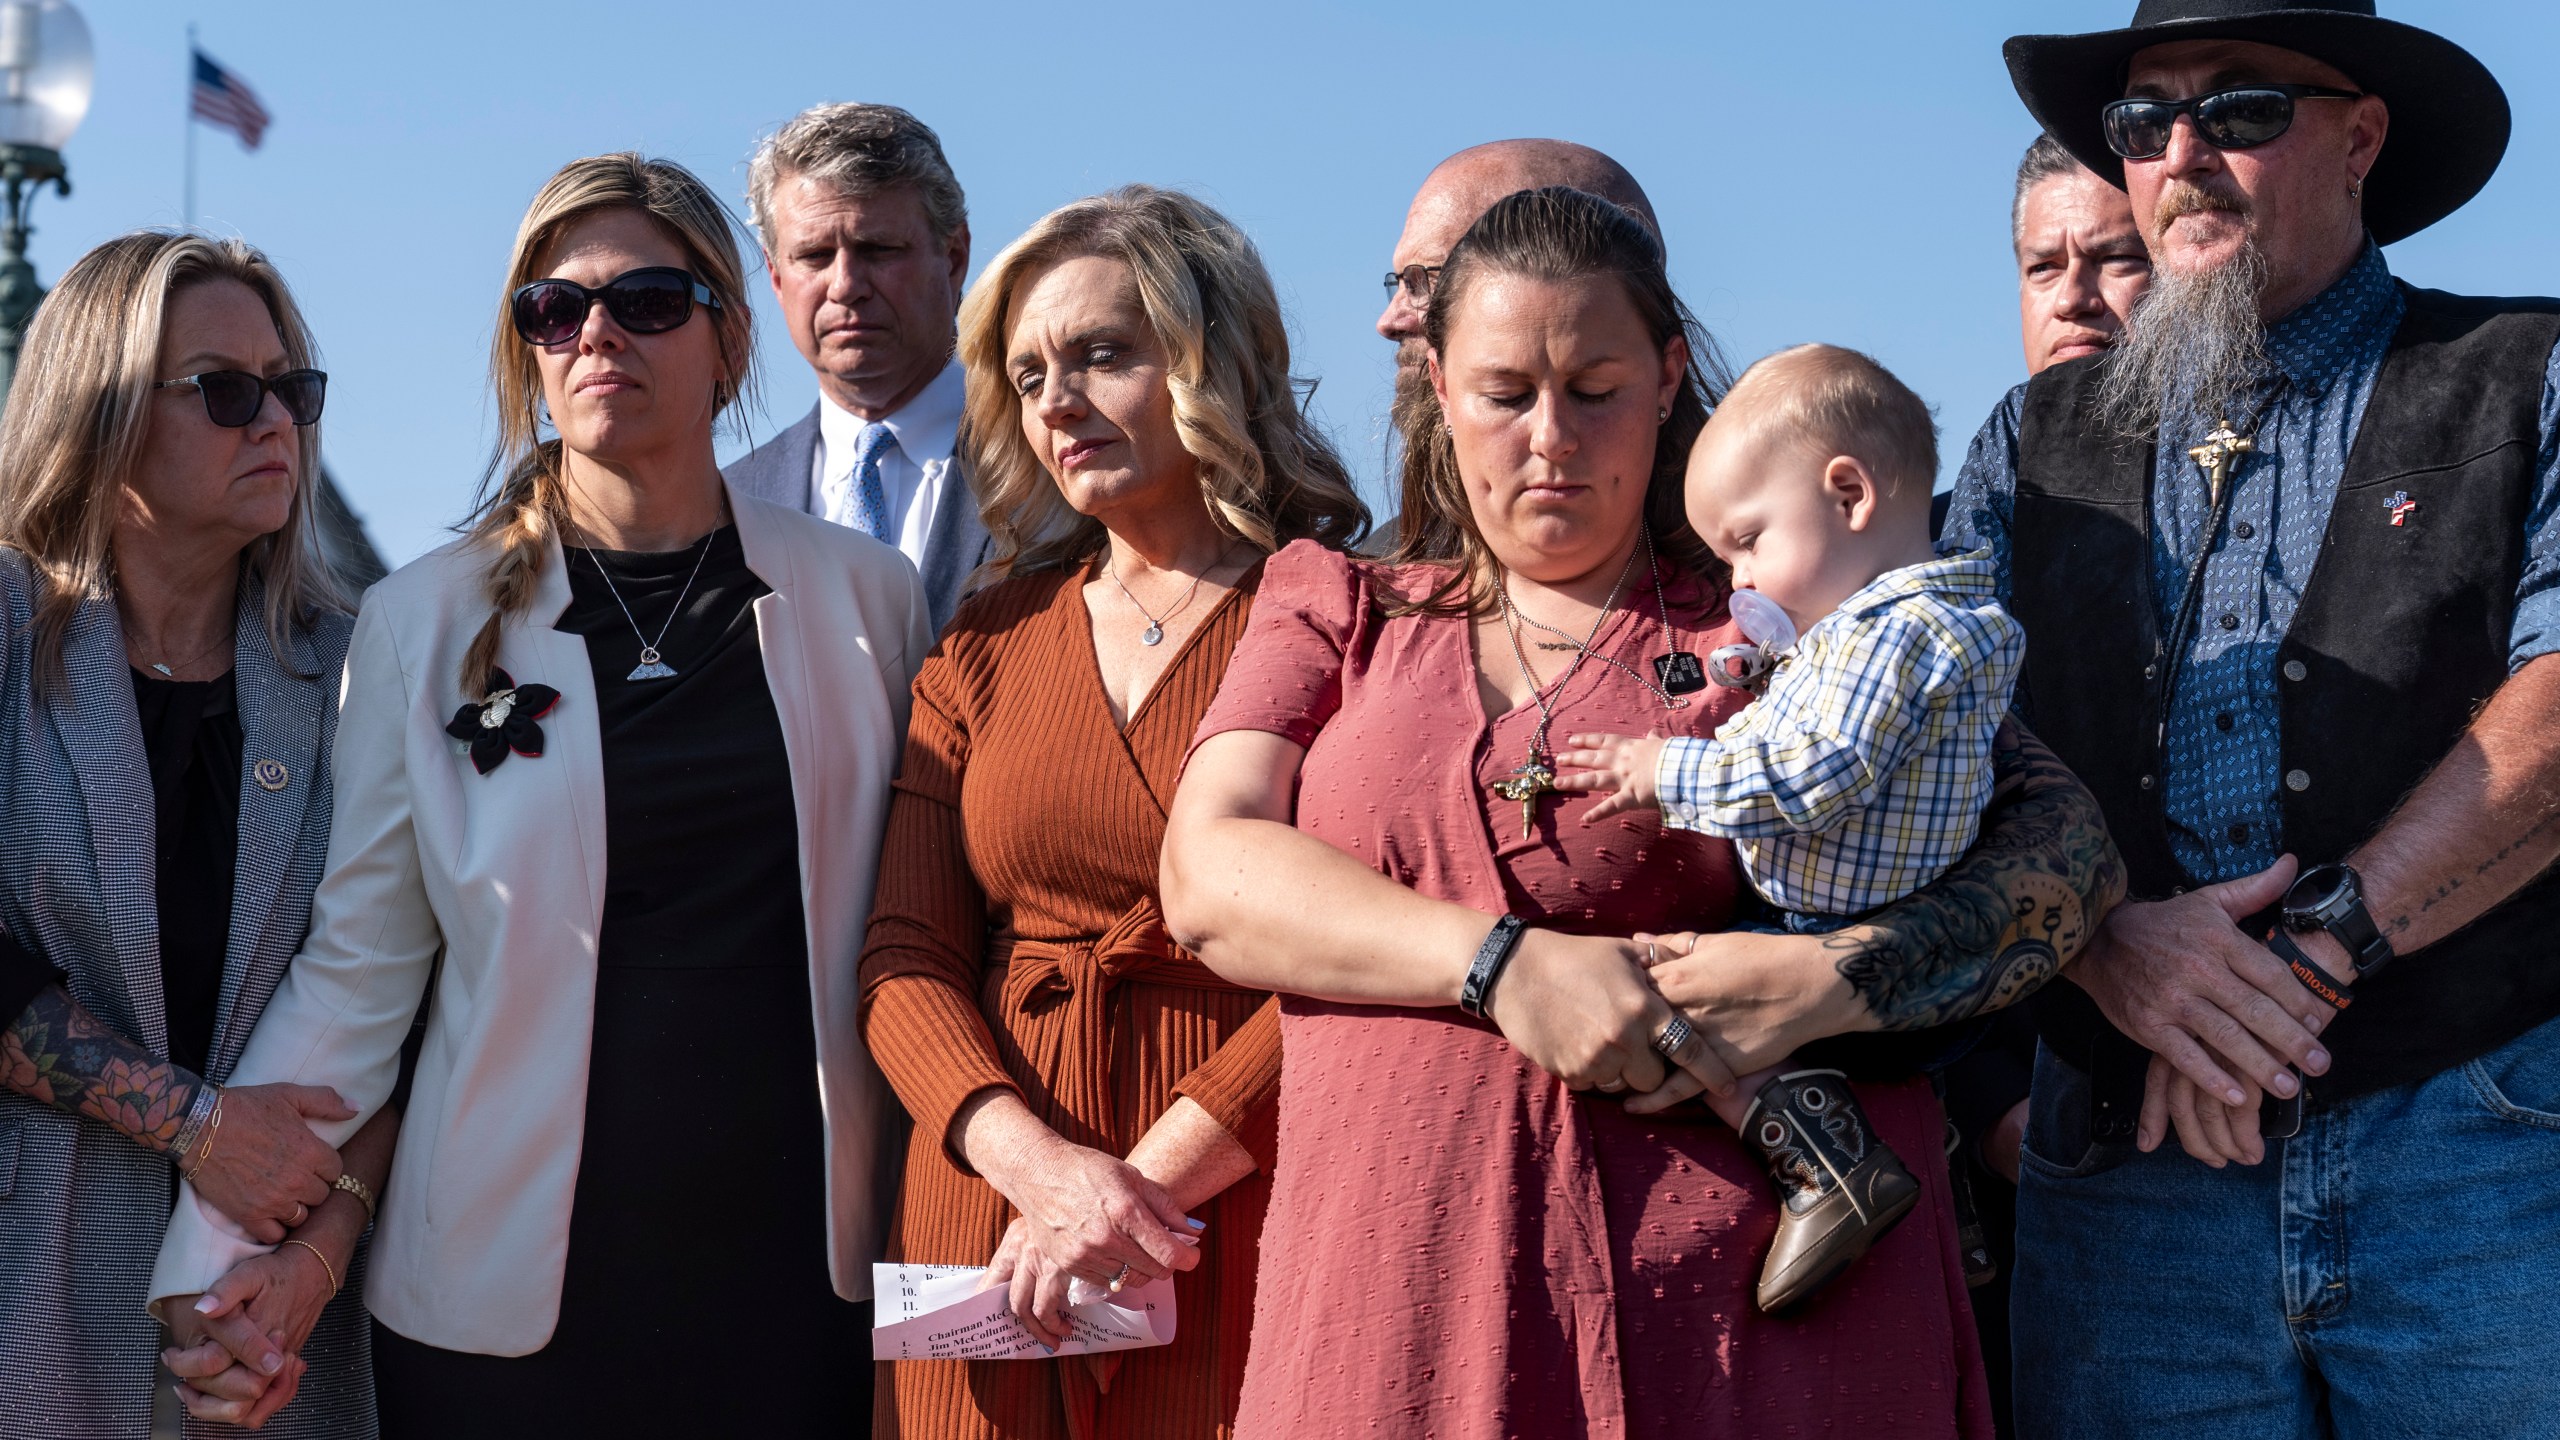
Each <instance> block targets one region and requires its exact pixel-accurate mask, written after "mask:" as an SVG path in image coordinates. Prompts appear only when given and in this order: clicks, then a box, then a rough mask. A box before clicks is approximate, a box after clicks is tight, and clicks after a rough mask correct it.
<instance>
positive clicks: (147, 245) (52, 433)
mask: <svg viewBox="0 0 2560 1440" xmlns="http://www.w3.org/2000/svg"><path fill="white" fill-rule="evenodd" d="M216 280H236V281H238V282H239V283H241V284H243V285H246V286H248V287H249V289H250V290H252V291H253V292H255V293H256V294H257V296H258V298H259V299H260V300H261V301H264V302H265V304H266V307H267V314H268V315H269V316H270V317H271V318H272V319H273V320H274V321H275V326H276V336H277V338H278V339H280V340H282V341H283V342H284V354H285V364H286V366H287V368H289V369H295V370H300V369H305V368H308V367H310V366H311V365H313V364H314V363H315V361H316V359H317V356H316V355H315V353H314V348H313V346H312V343H311V331H310V328H309V327H308V326H307V325H305V324H304V323H303V319H302V310H301V308H300V307H299V306H297V305H295V304H294V303H293V292H292V291H291V290H290V289H288V288H287V287H286V285H285V283H284V277H283V276H282V275H280V274H278V273H276V268H275V266H274V265H273V264H272V263H270V262H269V261H268V259H267V257H266V256H265V255H263V254H261V253H260V252H259V251H257V250H256V249H254V248H252V247H251V246H249V245H247V244H245V243H244V242H242V241H239V240H216V239H212V238H210V237H207V236H203V235H193V234H188V233H186V232H183V231H176V230H136V231H134V232H133V233H131V234H129V235H119V236H117V237H116V238H115V239H113V240H110V241H108V242H107V243H105V244H103V245H101V246H99V247H98V248H97V249H95V250H92V251H90V252H89V253H88V254H86V255H83V256H81V257H80V259H79V261H78V262H77V263H75V264H74V265H73V266H72V267H71V269H70V270H69V271H68V272H66V273H65V274H64V275H63V277H62V282H61V283H60V284H58V285H56V286H55V287H54V288H53V293H52V294H50V295H48V296H46V297H45V302H44V304H43V305H42V306H41V307H39V308H38V309H37V310H36V316H35V324H34V325H33V326H32V327H30V328H29V329H28V331H27V336H26V341H25V343H24V345H23V346H22V347H21V348H20V350H19V352H18V370H17V375H16V377H15V380H14V382H13V383H12V384H11V386H10V389H9V405H8V410H7V413H6V414H5V415H0V544H6V545H8V546H10V547H12V548H14V549H16V550H17V551H19V552H20V553H22V554H24V555H25V556H26V557H27V560H28V562H29V568H30V569H31V570H32V571H33V572H34V574H35V576H36V581H37V585H38V587H39V593H38V595H37V598H36V608H35V635H34V642H35V665H36V683H37V685H38V686H39V688H47V687H55V686H59V685H60V684H61V683H62V680H63V674H62V641H63V636H64V635H65V633H66V632H68V630H69V629H70V626H71V620H72V617H73V616H74V615H76V614H78V613H79V610H80V607H81V605H82V604H84V603H85V602H87V601H89V600H92V599H98V598H103V597H105V596H108V595H112V594H113V593H114V591H115V554H114V541H115V527H116V519H117V516H118V515H119V513H120V512H121V511H122V508H123V502H122V495H123V490H124V486H125V483H126V482H127V481H128V480H129V479H131V478H132V476H133V473H134V468H135V466H136V465H138V464H139V463H140V462H141V458H142V448H143V444H144V441H145V439H146V438H147V436H148V433H149V426H150V420H151V397H152V386H153V385H154V384H155V383H157V381H158V380H159V379H160V375H159V366H160V341H161V338H162V332H163V331H164V330H165V329H166V328H167V325H168V315H169V302H170V300H171V299H172V298H173V297H174V296H176V295H177V294H178V293H179V292H180V291H182V290H186V289H188V288H190V287H192V286H196V285H203V284H208V283H211V282H213V281H216ZM294 442H295V443H294V449H295V456H294V477H293V504H292V507H291V508H290V509H289V510H288V511H287V513H286V516H285V522H284V526H283V528H281V529H279V530H277V531H276V532H275V533H274V534H272V535H262V536H260V537H258V538H257V539H255V540H253V541H251V542H249V545H248V548H247V549H246V550H244V551H242V552H241V565H242V571H243V574H244V575H245V576H247V577H251V578H254V579H256V580H257V581H258V583H259V584H260V585H261V586H263V587H264V589H265V594H266V621H267V642H268V644H270V645H272V646H273V647H274V648H275V654H276V658H277V660H278V661H279V662H281V663H283V664H286V665H290V664H291V663H292V661H291V658H290V657H291V655H292V653H293V652H292V649H291V646H290V643H289V642H290V640H291V637H292V633H293V631H294V630H295V629H296V628H298V627H302V626H307V625H308V624H309V623H310V622H311V621H312V620H313V619H315V618H316V617H317V616H318V615H319V614H321V613H323V612H326V611H340V612H343V611H344V610H345V609H346V608H347V602H346V598H345V596H344V595H343V594H342V593H341V592H340V590H339V588H338V582H337V577H336V576H335V575H333V574H331V573H330V570H329V564H328V561H327V560H326V559H325V558H324V556H323V555H322V552H321V549H320V536H319V531H318V526H317V520H316V516H317V513H318V510H319V494H318V486H319V484H320V427H319V426H318V425H305V426H300V427H297V428H296V429H295V431H294Z"/></svg>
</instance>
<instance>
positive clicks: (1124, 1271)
mask: <svg viewBox="0 0 2560 1440" xmlns="http://www.w3.org/2000/svg"><path fill="white" fill-rule="evenodd" d="M1128 1278H1129V1262H1128V1261H1126V1260H1123V1261H1121V1262H1120V1273H1119V1274H1117V1275H1114V1276H1112V1277H1111V1292H1112V1293H1113V1294H1115V1295H1116V1294H1118V1293H1120V1282H1121V1281H1123V1280H1126V1279H1128Z"/></svg>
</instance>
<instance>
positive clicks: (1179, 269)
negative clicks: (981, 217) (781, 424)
mask: <svg viewBox="0 0 2560 1440" xmlns="http://www.w3.org/2000/svg"><path fill="white" fill-rule="evenodd" d="M1087 255H1091V256H1099V257H1101V258H1103V259H1106V260H1116V261H1119V262H1120V263H1121V264H1123V265H1126V266H1127V267H1129V273H1130V275H1131V277H1132V278H1133V279H1134V280H1135V282H1136V285H1137V290H1138V305H1139V308H1140V310H1141V311H1143V312H1144V314H1145V316H1146V321H1147V326H1148V328H1149V329H1150V330H1152V331H1153V332H1154V333H1155V337H1156V339H1157V341H1158V343H1160V344H1162V345H1163V346H1164V347H1165V353H1166V357H1167V365H1166V372H1167V384H1168V385H1169V386H1170V388H1171V389H1172V392H1173V424H1174V431H1175V433H1176V435H1178V436H1179V437H1180V439H1181V442H1182V448H1183V449H1184V450H1185V451H1187V452H1189V454H1190V455H1191V457H1192V458H1193V459H1194V460H1197V461H1198V462H1199V468H1200V495H1201V498H1202V499H1203V500H1205V501H1206V502H1207V503H1208V506H1209V514H1210V517H1211V518H1212V519H1213V520H1214V521H1215V522H1216V523H1217V526H1218V528H1219V529H1220V530H1221V531H1223V532H1225V533H1226V534H1228V535H1232V536H1234V537H1236V538H1238V539H1241V540H1244V541H1246V542H1247V543H1249V544H1251V545H1252V546H1254V547H1255V548H1256V549H1258V550H1261V551H1263V552H1264V553H1266V554H1268V553H1269V552H1271V551H1273V550H1277V549H1279V548H1280V547H1281V546H1283V545H1286V544H1288V543H1289V542H1290V541H1292V540H1298V539H1314V540H1318V541H1321V542H1323V543H1324V544H1326V545H1330V546H1333V547H1335V548H1337V549H1340V548H1345V547H1348V546H1351V545H1356V544H1358V543H1359V542H1360V540H1361V538H1362V537H1363V536H1365V535H1367V534H1368V530H1369V507H1368V506H1366V505H1364V504H1362V503H1361V502H1360V497H1359V494H1358V493H1357V492H1356V491H1355V490H1354V489H1353V488H1352V484H1351V474H1350V472H1349V471H1348V470H1346V469H1345V468H1344V467H1343V464H1342V460H1341V457H1340V456H1338V455H1336V454H1334V451H1333V446H1332V444H1331V443H1330V442H1328V441H1327V440H1326V439H1325V438H1324V435H1323V434H1322V433H1321V432H1320V431H1318V430H1317V429H1316V427H1315V425H1314V424H1313V422H1311V421H1309V420H1308V419H1307V416H1306V412H1305V411H1304V410H1302V409H1300V408H1299V396H1298V389H1297V383H1296V382H1295V381H1293V380H1292V379H1291V378H1290V375H1289V331H1288V327H1287V325H1286V324H1285V323H1284V322H1283V321H1282V319H1281V316H1280V299H1279V296H1278V295H1277V294H1276V293H1274V292H1273V290H1272V287H1271V275H1270V272H1269V271H1267V270H1265V269H1264V268H1263V265H1262V256H1261V255H1260V254H1259V253H1258V252H1256V251H1255V249H1254V247H1253V242H1252V241H1251V240H1248V239H1246V238H1245V236H1244V232H1243V231H1241V230H1238V229H1237V228H1236V227H1235V225H1234V223H1233V222H1232V221H1230V220H1228V219H1227V217H1225V216H1224V215H1221V214H1219V213H1218V212H1217V211H1215V210H1213V209H1211V208H1209V207H1208V206H1207V205H1204V204H1202V203H1201V202H1200V201H1198V200H1196V199H1193V198H1192V197H1191V196H1189V195H1185V194H1183V193H1181V192H1180V191H1177V190H1162V189H1158V188H1156V187H1155V186H1152V185H1131V186H1127V187H1125V188H1122V189H1119V190H1114V191H1112V192H1111V193H1110V194H1107V195H1095V196H1092V197H1089V198H1087V199H1083V200H1078V201H1076V202H1075V203H1074V204H1071V205H1067V206H1064V207H1062V208H1060V209H1057V210H1053V211H1051V212H1049V214H1047V215H1046V216H1043V217H1042V218H1041V219H1040V221H1039V223H1037V224H1035V225H1033V226H1032V227H1031V228H1030V229H1029V230H1026V231H1024V232H1023V234H1022V236H1021V238H1020V239H1017V240H1015V241H1014V242H1013V243H1012V244H1010V245H1007V246H1006V247H1005V248H1004V252H1003V253H1002V254H1000V255H998V256H996V258H995V259H994V261H992V262H991V263H990V264H989V265H988V266H987V269H986V273H985V274H983V275H981V276H980V277H979V278H978V283H977V284H976V285H974V286H971V287H970V290H969V296H968V299H967V300H966V301H964V302H963V303H962V304H961V306H960V359H961V363H963V364H964V365H966V366H967V367H968V375H969V383H968V402H967V412H966V413H967V421H966V423H965V424H964V425H963V426H962V434H961V442H960V443H961V448H962V451H963V453H964V454H965V455H966V456H967V458H968V464H969V476H970V480H971V482H972V484H973V485H974V486H975V487H976V489H977V492H978V495H979V501H978V510H979V513H980V515H981V517H982V518H984V519H985V521H986V525H987V533H988V534H989V535H992V536H993V537H994V538H995V545H994V550H993V553H992V554H991V555H990V556H989V558H988V560H987V572H988V573H989V574H990V575H992V576H994V577H997V578H1001V577H1003V576H1006V575H1011V574H1015V573H1019V572H1024V571H1032V570H1040V569H1045V568H1049V567H1053V566H1064V565H1072V564H1075V563H1077V562H1079V561H1082V560H1085V559H1087V558H1089V557H1091V556H1093V555H1095V554H1097V553H1099V552H1100V551H1101V549H1102V547H1103V543H1104V540H1103V528H1102V522H1101V521H1099V520H1095V519H1092V518H1090V517H1087V516H1084V515H1079V514H1077V513H1076V511H1075V509H1074V507H1072V506H1070V505H1068V504H1067V501H1066V497H1065V496H1064V495H1062V494H1060V493H1059V491H1058V487H1057V485H1056V483H1055V482H1054V481H1053V480H1052V479H1051V477H1050V475H1049V473H1048V471H1047V470H1046V469H1044V468H1043V467H1042V466H1041V464H1040V459H1039V456H1038V455H1037V454H1036V453H1035V452H1034V451H1033V450H1032V448H1031V443H1030V442H1029V441H1028V440H1027V439H1025V438H1024V436H1023V433H1022V419H1021V408H1020V407H1021V403H1022V402H1021V399H1020V397H1019V396H1017V395H1016V394H1015V392H1014V388H1013V385H1012V382H1011V381H1010V380H1009V379H1007V377H1006V375H1005V353H1004V352H1005V334H1004V329H1005V315H1006V312H1007V311H1009V310H1010V309H1011V308H1012V306H1013V299H1014V295H1015V293H1016V292H1017V291H1018V290H1019V289H1020V288H1021V286H1022V284H1023V282H1024V281H1025V280H1026V279H1028V278H1029V277H1030V276H1031V275H1033V274H1034V273H1036V272H1037V271H1040V270H1042V269H1045V268H1047V267H1048V266H1050V265H1054V264H1056V263H1058V262H1060V261H1063V260H1072V259H1076V258H1079V257H1082V256H1087Z"/></svg>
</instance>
